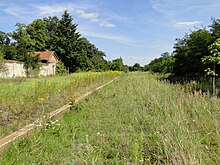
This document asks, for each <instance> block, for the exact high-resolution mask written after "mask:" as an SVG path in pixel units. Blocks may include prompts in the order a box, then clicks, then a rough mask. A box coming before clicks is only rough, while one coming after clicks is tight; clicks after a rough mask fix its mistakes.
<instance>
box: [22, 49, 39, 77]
mask: <svg viewBox="0 0 220 165" xmlns="http://www.w3.org/2000/svg"><path fill="white" fill-rule="evenodd" d="M41 65H42V64H41V61H40V58H39V56H30V55H29V54H28V53H27V54H26V55H25V57H24V68H25V71H26V75H27V77H33V76H34V77H37V76H38V74H39V71H40V67H41Z"/></svg>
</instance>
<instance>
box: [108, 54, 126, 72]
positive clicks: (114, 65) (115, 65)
mask: <svg viewBox="0 0 220 165" xmlns="http://www.w3.org/2000/svg"><path fill="white" fill-rule="evenodd" d="M109 65H110V66H109V69H110V70H113V71H115V70H117V71H125V67H124V64H123V59H122V58H121V57H120V58H116V59H114V60H112V62H111V63H109Z"/></svg>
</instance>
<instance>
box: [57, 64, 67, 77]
mask: <svg viewBox="0 0 220 165" xmlns="http://www.w3.org/2000/svg"><path fill="white" fill-rule="evenodd" d="M66 73H67V70H66V67H65V66H64V63H63V62H62V61H59V63H58V64H57V65H56V75H64V74H66Z"/></svg>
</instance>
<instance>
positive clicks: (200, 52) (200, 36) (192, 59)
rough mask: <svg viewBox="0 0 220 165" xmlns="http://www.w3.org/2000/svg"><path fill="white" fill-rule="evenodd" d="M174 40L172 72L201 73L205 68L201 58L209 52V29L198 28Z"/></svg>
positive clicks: (186, 74) (181, 74) (188, 74)
mask: <svg viewBox="0 0 220 165" xmlns="http://www.w3.org/2000/svg"><path fill="white" fill-rule="evenodd" d="M176 41H177V43H175V45H174V52H173V53H174V58H175V63H174V68H173V74H174V75H175V76H192V77H195V76H198V75H203V70H204V69H205V68H204V65H203V63H202V61H201V59H202V57H204V56H206V55H208V54H209V50H208V46H209V45H210V44H211V43H212V37H211V34H210V33H209V31H207V30H206V29H199V30H196V31H193V32H191V33H190V34H189V35H186V36H185V37H183V38H182V39H177V40H176Z"/></svg>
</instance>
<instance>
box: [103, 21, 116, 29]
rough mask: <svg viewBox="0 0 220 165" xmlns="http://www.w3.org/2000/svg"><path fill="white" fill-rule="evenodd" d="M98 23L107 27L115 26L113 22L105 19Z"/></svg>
mask: <svg viewBox="0 0 220 165" xmlns="http://www.w3.org/2000/svg"><path fill="white" fill-rule="evenodd" d="M99 25H100V26H102V27H107V28H114V27H115V26H116V25H115V24H112V23H109V22H106V21H102V22H100V24H99Z"/></svg>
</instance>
